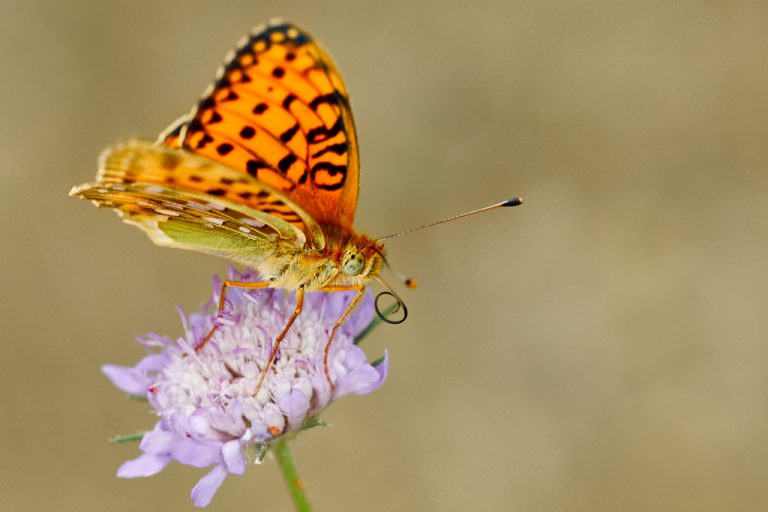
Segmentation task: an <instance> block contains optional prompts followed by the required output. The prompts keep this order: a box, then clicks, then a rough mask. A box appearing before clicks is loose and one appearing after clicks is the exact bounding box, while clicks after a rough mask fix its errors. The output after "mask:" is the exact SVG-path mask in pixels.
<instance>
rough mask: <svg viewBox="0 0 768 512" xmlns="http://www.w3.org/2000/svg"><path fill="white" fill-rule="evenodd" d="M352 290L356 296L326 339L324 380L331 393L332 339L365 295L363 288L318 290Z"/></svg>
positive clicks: (323, 289) (327, 290)
mask: <svg viewBox="0 0 768 512" xmlns="http://www.w3.org/2000/svg"><path fill="white" fill-rule="evenodd" d="M352 290H355V291H357V294H356V295H355V297H354V298H353V299H352V302H350V303H349V306H347V309H346V310H345V311H344V313H343V314H342V315H341V316H340V317H339V319H338V320H336V323H335V324H333V329H332V330H331V335H330V337H329V338H328V343H326V344H325V356H324V357H323V367H324V368H325V380H327V381H328V385H329V386H330V387H331V392H333V387H334V386H333V382H331V373H330V371H329V370H328V356H329V354H330V353H331V343H333V338H334V337H335V336H336V331H338V330H339V327H341V324H343V323H344V321H345V320H346V319H347V317H349V315H350V313H352V310H353V309H355V306H357V303H358V302H360V299H362V298H363V295H365V286H326V287H325V288H321V289H320V291H322V292H348V291H352Z"/></svg>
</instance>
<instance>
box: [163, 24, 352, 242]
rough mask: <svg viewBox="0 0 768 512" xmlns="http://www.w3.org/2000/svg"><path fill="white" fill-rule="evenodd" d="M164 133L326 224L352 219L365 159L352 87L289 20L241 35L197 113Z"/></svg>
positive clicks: (345, 223)
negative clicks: (361, 157)
mask: <svg viewBox="0 0 768 512" xmlns="http://www.w3.org/2000/svg"><path fill="white" fill-rule="evenodd" d="M161 137H162V139H161V140H162V142H163V143H164V144H165V145H167V146H169V147H182V148H184V149H186V150H188V151H191V152H193V153H197V154H199V155H203V156H205V157H207V158H210V159H212V160H215V161H217V162H220V163H222V164H224V165H226V166H227V167H230V168H231V169H235V170H237V171H240V172H241V173H243V174H247V175H249V176H251V177H253V178H257V179H258V180H259V181H261V182H263V183H265V184H267V185H269V186H271V187H272V188H274V189H277V190H280V191H282V192H284V193H285V194H286V195H287V196H288V197H289V198H290V199H292V200H293V201H295V202H296V203H298V204H299V205H300V206H301V207H302V208H303V209H304V210H306V211H307V212H308V213H309V214H310V215H311V216H312V217H314V219H315V220H316V221H317V222H318V223H319V224H321V225H325V224H332V225H338V226H340V227H342V228H350V227H351V225H352V221H353V218H354V214H355V207H356V204H357V191H358V179H359V168H358V167H359V164H358V155H357V140H356V136H355V127H354V123H353V120H352V113H351V111H350V107H349V98H348V94H347V90H346V88H345V86H344V84H343V82H342V80H341V76H340V75H339V73H338V71H337V70H336V67H335V66H334V64H333V62H332V61H331V59H330V58H329V57H328V55H327V54H326V53H325V52H324V51H323V50H322V48H321V47H320V46H319V45H318V44H317V43H316V42H315V41H314V40H313V39H312V37H311V36H310V35H309V34H307V33H306V32H304V31H303V30H302V29H300V28H298V27H297V26H295V25H293V24H290V23H285V22H274V23H271V24H269V25H267V26H266V27H261V28H260V29H258V30H256V31H254V33H253V34H252V35H251V36H250V37H247V38H244V39H243V41H241V44H240V45H239V46H238V48H237V49H236V51H234V52H233V53H231V54H230V55H229V56H228V58H227V59H226V62H225V64H224V66H223V67H222V68H221V69H220V70H219V75H218V78H217V81H216V82H215V83H214V84H213V85H212V86H211V87H210V88H209V90H208V91H206V93H205V94H204V96H203V99H202V100H201V101H200V102H199V104H198V105H197V106H196V107H195V108H194V109H193V111H192V113H191V114H190V115H189V116H187V117H186V118H182V119H181V120H180V121H178V122H177V123H174V124H173V125H172V126H171V127H170V128H169V129H168V130H167V131H166V132H164V133H163V135H162V136H161Z"/></svg>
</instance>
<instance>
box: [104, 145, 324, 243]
mask: <svg viewBox="0 0 768 512" xmlns="http://www.w3.org/2000/svg"><path fill="white" fill-rule="evenodd" d="M96 179H97V180H98V181H99V182H101V183H122V184H131V183H144V184H155V185H161V186H165V185H170V186H172V187H175V188H178V189H183V190H190V191H193V192H198V193H202V194H206V195H208V196H211V198H212V199H213V198H217V197H219V198H222V199H224V200H227V201H229V202H231V203H235V204H241V205H244V206H246V207H248V208H249V209H250V210H255V211H258V212H259V213H258V218H259V220H260V221H262V222H267V223H268V224H270V225H273V227H274V228H275V229H276V230H277V231H278V232H279V235H280V237H281V238H286V239H295V240H297V243H300V244H302V245H309V246H314V247H317V248H322V247H324V246H325V241H324V237H323V232H322V230H321V229H320V226H319V225H318V224H317V222H315V221H314V219H312V217H311V216H310V215H309V214H308V213H307V212H306V211H304V210H303V209H302V208H301V207H299V206H298V205H297V204H296V203H294V202H293V201H291V200H290V199H288V198H287V197H285V195H284V194H282V193H280V192H278V191H276V190H274V189H273V188H271V187H270V186H268V185H266V184H265V183H262V182H260V181H258V180H256V179H255V178H253V177H251V176H248V175H244V174H242V173H240V172H237V171H235V170H233V169H229V168H227V167H224V166H222V165H220V164H218V163H216V162H213V161H211V160H208V159H207V158H200V157H198V156H196V155H194V154H191V153H189V152H187V151H182V150H175V149H170V148H166V147H162V146H158V145H155V144H154V143H152V142H150V141H146V140H140V139H137V140H129V141H126V142H123V143H121V144H117V145H115V146H112V147H109V148H107V149H106V150H105V151H104V152H103V153H102V154H101V157H100V158H99V171H98V174H97V176H96ZM273 219H277V220H282V221H285V222H287V223H288V224H290V225H291V226H292V227H293V228H295V229H290V230H289V229H286V228H285V226H284V224H283V223H279V222H273Z"/></svg>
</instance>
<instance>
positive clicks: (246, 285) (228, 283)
mask: <svg viewBox="0 0 768 512" xmlns="http://www.w3.org/2000/svg"><path fill="white" fill-rule="evenodd" d="M271 284H272V283H270V282H269V281H258V282H255V283H243V282H240V281H224V284H222V285H221V292H219V307H218V308H217V309H216V320H214V322H213V327H211V330H210V331H209V332H208V335H207V336H206V337H205V338H204V339H203V341H201V342H200V343H198V344H197V345H195V351H198V350H200V349H201V348H203V347H204V346H205V345H206V343H208V342H209V341H210V340H211V337H212V336H213V333H214V332H216V329H218V328H219V324H218V323H217V320H218V319H219V315H220V314H221V312H222V311H223V310H224V303H225V302H226V293H227V288H229V287H230V286H231V287H233V288H249V289H252V290H253V289H257V288H269V287H270V286H271Z"/></svg>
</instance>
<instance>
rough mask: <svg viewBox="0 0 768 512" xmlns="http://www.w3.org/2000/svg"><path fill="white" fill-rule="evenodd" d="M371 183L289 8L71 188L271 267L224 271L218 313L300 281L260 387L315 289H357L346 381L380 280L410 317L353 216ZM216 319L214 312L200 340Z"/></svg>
mask: <svg viewBox="0 0 768 512" xmlns="http://www.w3.org/2000/svg"><path fill="white" fill-rule="evenodd" d="M358 183H359V158H358V148H357V137H356V134H355V125H354V121H353V119H352V112H351V110H350V104H349V96H348V93H347V89H346V87H345V85H344V83H343V81H342V79H341V76H340V74H339V72H338V70H337V68H336V66H335V65H334V64H333V62H332V60H331V59H330V57H329V56H328V54H327V53H326V52H325V51H324V50H323V49H322V48H321V47H320V45H319V44H317V42H316V41H315V40H314V39H313V38H312V37H311V36H310V35H309V34H308V33H307V32H305V31H304V30H302V29H301V28H299V27H298V26H296V25H295V24H292V23H289V22H284V21H281V20H276V21H272V22H270V23H268V24H267V25H264V26H262V27H260V28H257V29H255V30H254V31H253V32H252V33H251V34H250V35H249V36H247V37H245V38H243V39H242V40H241V41H240V43H239V44H238V46H237V48H236V49H235V50H234V51H233V52H231V53H230V54H229V55H228V56H227V58H226V60H225V62H224V65H223V66H222V67H221V68H220V69H219V71H218V74H217V77H216V80H215V82H214V83H213V84H212V85H211V86H210V87H209V88H208V89H207V90H206V91H205V93H204V94H203V96H202V98H201V99H200V101H199V102H198V103H197V105H195V107H194V108H193V109H192V111H191V112H190V113H189V114H187V115H185V116H182V117H181V118H180V119H178V120H177V121H176V122H174V123H173V124H171V126H169V127H168V128H167V129H166V130H165V131H164V132H163V133H162V134H161V135H160V137H159V138H158V139H157V140H156V141H150V140H141V139H137V140H128V141H126V142H123V143H120V144H117V145H114V146H112V147H108V148H107V149H106V150H105V151H104V152H103V153H102V155H101V157H100V159H99V168H98V174H97V176H96V181H94V182H91V183H86V184H83V185H80V186H77V187H74V188H73V189H72V191H71V192H70V195H73V196H77V197H79V198H81V199H85V200H89V201H92V202H93V203H94V204H95V205H96V206H98V207H101V208H111V209H113V210H115V211H116V212H117V213H118V215H120V216H121V217H122V218H123V220H124V221H125V222H127V223H129V224H133V225H135V226H137V227H138V228H140V229H142V230H143V231H145V232H146V233H147V234H148V235H149V237H150V238H151V239H152V241H153V242H155V243H156V244H158V245H161V246H167V247H175V248H180V249H189V250H195V251H201V252H204V253H208V254H213V255H216V256H222V257H224V258H227V259H229V260H231V261H235V262H238V263H242V264H245V265H247V266H250V267H253V268H255V269H256V270H257V271H258V272H259V273H260V274H261V275H262V276H264V279H265V280H264V281H262V282H256V283H242V282H236V281H225V282H224V283H223V285H222V289H221V293H220V295H219V304H218V311H219V312H221V311H222V309H223V308H224V304H225V294H226V291H227V289H228V288H231V287H240V288H250V289H255V288H265V287H271V288H282V289H285V290H290V291H294V290H295V291H296V308H295V310H294V312H293V314H292V315H291V317H290V318H289V320H288V322H287V324H286V326H285V328H284V329H283V330H282V332H281V333H280V335H279V336H278V337H277V338H276V339H275V341H274V343H273V349H272V351H271V354H270V357H269V359H268V361H267V362H266V364H265V365H264V367H263V369H262V373H261V377H260V379H259V383H258V385H257V388H256V390H257V392H258V390H259V389H260V388H261V386H262V384H263V382H264V379H265V377H266V375H267V373H268V371H269V369H270V367H271V365H272V363H273V362H274V360H275V357H276V354H277V351H278V348H279V346H280V343H281V341H282V340H283V339H284V338H285V336H286V334H287V333H288V331H289V329H290V328H291V325H292V324H293V323H294V321H295V320H296V318H297V317H298V315H299V314H300V313H301V309H302V305H303V300H304V293H305V292H308V291H324V292H338V291H354V292H356V293H355V295H354V298H353V299H352V300H351V302H350V303H349V305H348V307H347V308H346V310H345V311H344V313H343V314H342V315H341V316H340V317H339V319H338V320H337V321H336V322H335V323H334V325H333V328H332V329H331V332H330V336H329V339H328V342H327V344H326V347H325V374H326V379H327V380H328V384H329V385H330V387H331V389H333V382H331V377H330V373H329V371H328V355H329V351H330V348H331V344H332V342H333V338H334V336H335V334H336V332H337V330H338V329H339V327H340V326H341V325H342V324H343V322H344V321H345V320H346V318H347V317H348V316H349V314H350V313H351V311H352V310H353V309H354V307H355V306H356V305H357V304H358V303H359V302H360V300H361V299H362V297H363V295H364V293H365V289H366V285H367V284H369V283H370V282H371V281H373V280H378V281H379V282H380V283H381V284H382V285H383V286H385V287H386V288H387V290H388V292H384V293H386V294H387V295H391V296H392V297H394V298H395V300H396V301H397V303H398V305H399V306H402V308H403V311H402V313H403V317H402V319H401V320H399V321H402V320H404V319H405V316H406V315H407V310H405V304H404V303H403V302H402V300H400V299H399V297H397V294H396V293H395V292H394V291H393V290H392V288H391V287H390V286H389V285H388V284H387V283H386V282H385V281H384V280H383V279H381V278H380V276H379V274H380V273H381V270H382V267H383V266H384V264H385V263H386V260H385V254H384V247H383V245H382V242H381V241H382V240H383V239H372V238H371V237H369V236H367V235H365V234H363V233H360V232H358V231H356V230H355V229H354V228H353V220H354V215H355V209H356V206H357V195H358ZM515 201H517V203H515ZM519 201H521V199H519V198H516V199H515V200H510V201H505V202H503V203H498V204H496V205H492V206H491V207H486V208H484V209H481V210H477V211H475V212H469V213H467V214H464V215H468V214H471V213H476V212H478V211H485V210H486V209H491V208H495V207H498V206H513V205H514V204H519ZM464 215H461V216H464ZM461 216H457V217H461ZM447 220H450V219H447ZM408 231H411V230H408ZM398 234H402V233H398ZM393 236H396V235H393ZM385 238H388V237H385ZM380 295H381V294H380ZM377 311H378V304H377ZM380 314H381V313H380ZM385 319H386V318H385ZM389 321H390V322H392V323H399V321H394V320H389ZM217 329H218V324H217V323H214V326H213V327H212V328H211V330H210V332H209V333H208V335H207V336H206V337H205V338H204V339H203V340H201V341H200V342H198V343H197V345H196V347H195V348H196V350H200V349H202V348H203V347H204V346H205V345H206V343H207V342H208V341H209V340H210V339H211V337H212V335H213V334H214V332H215V331H216V330H217Z"/></svg>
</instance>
